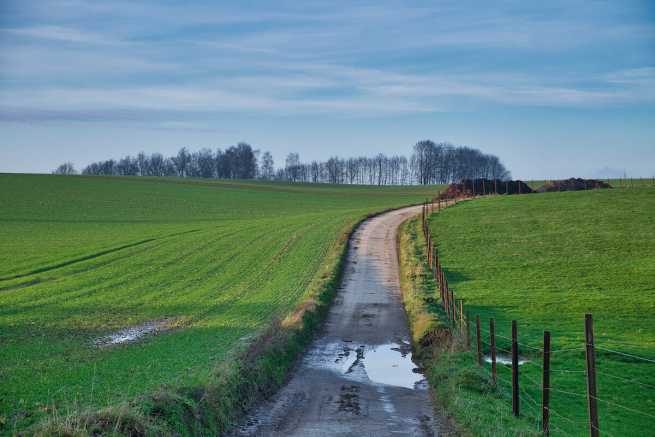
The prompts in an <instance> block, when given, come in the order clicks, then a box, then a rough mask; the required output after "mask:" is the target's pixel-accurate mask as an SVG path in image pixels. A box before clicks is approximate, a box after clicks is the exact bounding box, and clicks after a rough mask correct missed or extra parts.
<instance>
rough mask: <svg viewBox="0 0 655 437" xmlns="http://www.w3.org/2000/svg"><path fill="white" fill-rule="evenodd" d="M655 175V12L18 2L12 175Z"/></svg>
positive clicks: (646, 4) (567, 5)
mask: <svg viewBox="0 0 655 437" xmlns="http://www.w3.org/2000/svg"><path fill="white" fill-rule="evenodd" d="M423 139H431V140H433V141H435V142H441V141H445V142H450V143H453V144H456V145H466V146H472V147H476V148H479V149H481V150H482V151H484V152H486V153H493V154H496V155H498V156H499V157H500V158H501V160H502V161H503V163H505V165H506V166H507V167H508V168H509V170H510V171H511V172H512V174H513V176H514V177H516V178H522V179H542V178H550V179H552V178H562V177H570V176H580V177H602V178H605V177H619V176H623V175H624V174H626V175H627V176H628V177H640V176H641V177H653V176H655V2H653V1H648V0H645V1H630V0H617V1H575V0H566V1H558V0H549V1H547V2H526V1H498V2H471V1H425V2H417V1H388V0H379V1H371V2H359V1H350V0H334V1H318V2H314V1H302V2H298V1H284V0H281V1H270V2H263V1H235V2H231V1H221V2H216V1H184V2H180V1H163V0H160V1H154V0H140V1H111V0H105V1H100V0H97V1H86V0H56V1H55V0H38V1H36V0H0V172H30V173H37V172H49V171H51V170H52V169H53V168H55V167H56V166H57V165H58V164H60V163H62V162H64V161H71V162H73V163H74V164H75V165H76V166H77V167H78V169H79V168H82V167H83V166H84V165H86V164H88V163H90V162H92V161H96V160H101V159H108V158H120V157H121V156H124V155H127V154H131V155H134V154H136V153H138V152H139V151H145V152H147V153H151V152H162V153H164V154H166V155H172V154H174V153H176V151H177V150H178V149H179V148H180V147H182V146H186V147H188V148H190V149H192V150H196V149H200V148H202V147H210V148H212V149H215V148H218V147H220V148H225V147H228V146H230V145H233V144H236V143H237V142H240V141H245V142H248V143H250V144H252V145H253V147H255V148H257V149H260V150H262V151H266V150H268V151H270V152H272V153H273V156H274V158H275V161H276V164H277V165H281V164H283V163H284V157H285V156H286V155H287V154H288V153H290V152H298V153H299V154H300V157H301V160H303V161H307V160H312V159H327V158H329V157H330V156H333V155H339V156H344V157H348V156H359V155H374V154H377V153H379V152H382V153H385V154H405V155H409V154H410V153H411V148H412V146H413V144H415V143H416V142H417V141H419V140H423Z"/></svg>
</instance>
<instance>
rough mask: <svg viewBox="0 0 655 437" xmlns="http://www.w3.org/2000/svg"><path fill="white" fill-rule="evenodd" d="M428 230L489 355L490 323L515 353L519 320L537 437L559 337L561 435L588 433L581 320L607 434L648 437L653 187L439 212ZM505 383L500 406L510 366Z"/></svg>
mask: <svg viewBox="0 0 655 437" xmlns="http://www.w3.org/2000/svg"><path fill="white" fill-rule="evenodd" d="M430 229H431V232H432V234H433V236H435V238H436V241H437V242H438V247H439V253H440V255H441V261H442V264H443V266H444V269H445V272H446V275H447V277H448V279H449V284H450V286H451V287H452V288H453V289H454V290H455V293H456V295H457V296H458V297H460V298H464V299H465V302H466V307H467V309H468V311H469V312H470V314H471V315H472V316H475V315H476V314H479V315H480V316H481V319H482V329H483V337H484V344H483V346H484V348H485V350H488V326H489V319H490V318H492V317H493V318H495V319H496V325H497V328H496V329H497V333H498V335H499V338H498V343H499V344H498V346H499V348H501V349H505V350H508V349H509V347H510V346H509V341H508V338H509V337H510V335H511V334H510V323H511V320H513V319H514V320H517V321H518V326H519V342H520V343H521V345H522V346H521V347H522V351H521V353H522V354H523V355H525V356H526V357H527V358H528V359H529V360H530V361H529V362H528V363H526V364H525V365H523V366H521V375H522V376H521V385H522V389H521V398H522V408H523V412H524V415H525V416H526V417H528V418H531V419H533V420H534V423H535V428H537V427H538V426H539V424H538V418H540V407H539V406H540V402H541V393H540V381H541V368H540V364H541V361H540V360H541V355H540V352H539V349H540V348H541V346H542V338H543V331H544V330H549V331H551V333H552V342H553V344H552V348H553V356H552V368H553V373H552V377H551V381H552V387H553V390H552V392H551V400H552V403H551V408H552V411H553V412H552V415H551V417H552V418H551V424H552V425H553V429H552V433H553V435H587V434H588V428H587V426H588V425H587V406H586V400H585V393H586V382H585V381H586V380H585V373H584V369H585V367H584V352H583V345H584V340H583V339H584V331H583V327H584V323H583V322H584V314H585V313H592V314H593V317H594V326H595V337H596V345H597V347H598V350H597V368H598V372H599V374H598V398H599V401H598V405H599V410H600V428H601V430H602V432H601V434H605V435H613V436H621V435H645V434H648V433H650V431H651V428H649V426H650V427H652V425H653V423H655V396H654V394H655V361H653V360H655V324H653V320H655V189H653V188H636V189H630V190H624V189H622V190H594V191H583V192H562V193H546V194H531V195H522V196H495V197H487V198H480V199H477V200H475V201H469V202H463V203H460V204H458V205H456V206H454V207H452V208H448V209H446V210H445V211H442V212H441V213H438V214H433V215H432V216H431V217H430ZM614 351H617V352H621V354H619V353H616V352H614ZM625 354H627V355H625ZM635 357H643V358H647V359H648V360H651V361H644V360H640V359H638V358H635ZM486 369H487V370H488V369H489V366H488V365H487V366H486ZM499 378H500V382H499V384H500V388H499V391H498V396H500V397H507V396H508V395H509V393H510V392H509V383H510V375H509V369H508V367H506V366H500V370H499ZM507 402H508V405H509V400H508V401H507ZM646 430H648V431H646Z"/></svg>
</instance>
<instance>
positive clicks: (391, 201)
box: [0, 175, 435, 431]
mask: <svg viewBox="0 0 655 437" xmlns="http://www.w3.org/2000/svg"><path fill="white" fill-rule="evenodd" d="M0 182H1V183H3V184H4V186H7V187H9V188H10V189H9V190H3V191H2V196H3V197H1V198H0V206H1V211H2V216H0V221H2V232H1V233H0V242H1V243H2V245H3V247H6V248H8V250H7V251H4V252H3V253H2V255H0V256H1V257H2V260H1V261H2V262H1V264H0V266H1V267H0V277H2V278H3V279H0V290H1V291H0V343H1V344H2V345H3V347H2V348H0V362H1V363H2V365H1V367H0V373H1V376H2V378H0V380H1V382H0V415H2V417H3V418H4V420H5V423H7V424H8V427H7V426H6V427H5V428H4V429H3V430H2V431H11V430H12V429H21V428H24V427H25V426H27V425H28V424H29V423H32V422H34V421H35V420H38V419H39V418H40V417H43V416H46V415H48V414H52V413H51V411H52V409H53V407H54V408H57V409H58V410H60V411H64V412H65V411H66V410H68V409H70V408H72V407H73V406H74V405H75V404H78V405H80V406H81V407H90V406H102V405H107V404H110V403H114V402H117V401H119V400H121V399H126V398H127V399H129V398H133V397H134V396H136V395H138V394H142V393H146V392H150V391H152V390H156V388H157V387H158V386H160V385H161V384H178V385H193V384H196V383H197V384H200V383H202V381H204V380H206V379H207V377H208V375H209V373H210V372H211V371H212V370H213V369H214V368H215V367H216V365H217V364H218V363H220V361H221V359H223V358H224V357H225V356H226V354H229V353H230V351H232V350H234V348H235V346H237V345H238V344H239V343H240V342H241V341H242V340H243V339H244V338H248V337H249V336H251V335H252V334H253V333H256V332H257V331H258V330H259V329H261V328H263V327H265V326H266V325H267V324H268V323H270V321H271V320H273V319H275V318H279V317H283V316H284V315H285V314H286V313H288V312H289V311H290V310H291V309H293V308H294V306H295V305H296V304H297V303H298V302H299V300H300V299H301V297H302V295H303V293H304V292H305V291H306V290H307V288H308V286H309V284H310V283H311V281H313V280H314V279H315V278H316V275H317V272H318V271H319V269H320V267H321V265H322V262H323V260H324V259H325V257H326V256H327V254H328V252H329V251H330V250H331V249H332V248H333V246H334V244H335V242H336V240H337V238H338V237H339V235H340V234H341V233H342V232H343V231H344V230H346V229H347V228H348V227H349V226H352V224H353V223H355V222H356V221H357V220H358V219H360V218H361V217H362V216H364V215H365V214H367V213H370V212H373V211H379V210H382V209H385V208H388V207H393V206H400V205H402V204H407V203H412V202H419V201H421V200H423V199H424V198H425V197H427V196H428V195H429V194H432V193H434V192H435V190H434V188H427V189H419V188H408V189H403V190H399V189H377V188H372V187H360V188H355V187H352V188H349V187H344V188H339V187H337V188H335V187H332V188H331V189H327V188H326V187H315V188H314V187H311V186H305V187H303V186H291V185H286V184H259V183H248V184H244V186H242V187H240V186H239V185H238V184H235V183H226V184H223V183H221V182H220V181H219V182H214V183H209V184H208V183H205V182H202V183H199V184H195V183H193V182H191V181H183V182H184V183H178V182H177V181H170V180H162V181H156V180H147V179H146V180H130V179H122V178H121V179H111V178H107V179H103V178H65V177H64V178H61V177H60V178H57V177H47V176H18V175H17V176H9V175H0ZM9 193H11V194H9ZM16 199H20V200H16ZM30 272H36V273H30ZM16 276H19V277H16ZM156 321H165V323H166V327H167V328H168V330H166V331H165V332H163V333H161V334H160V335H156V336H150V337H147V338H146V339H145V340H143V341H140V342H136V343H131V344H125V345H117V346H108V347H98V346H96V344H95V342H96V341H97V340H98V339H102V338H104V337H106V336H107V335H108V334H111V333H115V332H117V331H120V330H123V329H125V328H129V327H135V326H139V325H142V324H144V323H148V322H156Z"/></svg>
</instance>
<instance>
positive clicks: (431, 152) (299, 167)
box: [275, 140, 510, 185]
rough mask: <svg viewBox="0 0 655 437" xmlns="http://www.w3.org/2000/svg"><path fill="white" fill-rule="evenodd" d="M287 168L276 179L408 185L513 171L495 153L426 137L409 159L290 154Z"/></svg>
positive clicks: (503, 176) (505, 174) (491, 176)
mask: <svg viewBox="0 0 655 437" xmlns="http://www.w3.org/2000/svg"><path fill="white" fill-rule="evenodd" d="M285 164H286V165H285V167H284V168H280V169H278V170H277V172H276V173H275V178H276V179H279V180H286V181H290V182H309V183H317V182H323V183H331V184H367V185H409V184H422V185H427V184H445V183H449V182H455V181H460V180H462V179H475V178H486V179H501V180H505V179H509V178H510V173H509V171H507V169H506V168H505V166H504V165H503V164H502V163H501V162H500V159H499V158H498V157H497V156H495V155H489V154H485V153H482V152H481V151H479V150H478V149H474V148H471V147H457V146H453V145H452V144H448V143H440V144H436V143H434V142H432V141H429V140H425V141H419V142H418V143H416V145H415V146H414V149H413V153H412V155H411V157H410V158H409V159H407V158H406V157H405V156H399V155H394V156H386V155H384V154H381V153H380V154H378V155H376V156H374V157H372V158H369V157H365V156H362V157H358V158H348V159H343V158H339V157H332V158H330V159H328V160H327V161H323V162H318V161H312V162H309V163H302V162H301V161H300V157H299V156H298V154H297V153H290V154H289V155H288V156H287V159H286V162H285Z"/></svg>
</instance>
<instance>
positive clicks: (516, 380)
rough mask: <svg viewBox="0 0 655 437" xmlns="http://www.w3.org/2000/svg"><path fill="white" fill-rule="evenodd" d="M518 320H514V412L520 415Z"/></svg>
mask: <svg viewBox="0 0 655 437" xmlns="http://www.w3.org/2000/svg"><path fill="white" fill-rule="evenodd" d="M517 331H518V330H517V327H516V320H512V413H514V415H515V416H516V417H518V416H519V415H520V414H521V412H520V408H519V407H520V406H519V340H518V332H517Z"/></svg>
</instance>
